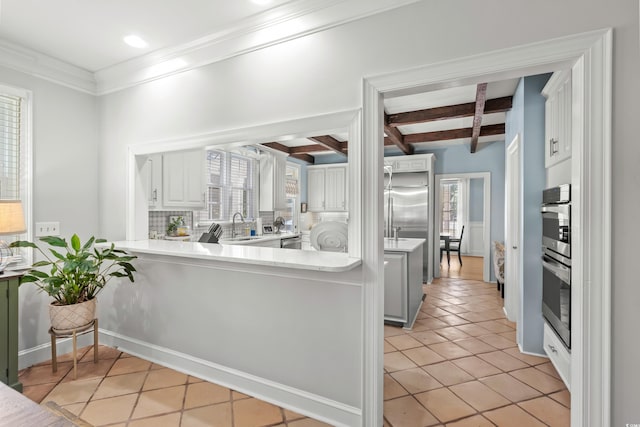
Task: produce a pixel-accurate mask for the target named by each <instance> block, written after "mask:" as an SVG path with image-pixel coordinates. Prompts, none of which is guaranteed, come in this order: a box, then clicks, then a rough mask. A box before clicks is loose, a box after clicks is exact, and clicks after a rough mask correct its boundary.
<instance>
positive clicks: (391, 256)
mask: <svg viewBox="0 0 640 427" xmlns="http://www.w3.org/2000/svg"><path fill="white" fill-rule="evenodd" d="M422 246H423V245H420V246H419V247H417V248H415V249H413V250H412V251H410V252H409V251H401V250H388V249H385V251H384V261H385V266H384V320H385V321H386V322H393V323H401V324H402V326H403V327H404V328H405V329H411V328H412V327H413V322H415V320H416V316H417V314H418V310H420V306H421V305H422V300H423V298H424V292H423V290H422V265H423V264H422V250H423V248H422Z"/></svg>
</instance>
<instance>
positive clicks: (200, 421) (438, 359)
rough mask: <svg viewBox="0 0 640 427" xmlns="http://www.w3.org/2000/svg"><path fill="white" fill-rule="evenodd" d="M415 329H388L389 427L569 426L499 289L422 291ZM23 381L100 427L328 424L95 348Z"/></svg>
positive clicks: (557, 393) (557, 391)
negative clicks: (520, 342)
mask: <svg viewBox="0 0 640 427" xmlns="http://www.w3.org/2000/svg"><path fill="white" fill-rule="evenodd" d="M424 289H425V293H426V294H427V298H426V300H425V304H424V305H423V307H422V310H421V312H420V314H419V315H418V320H417V321H416V324H415V326H414V329H413V330H412V331H410V332H407V331H404V330H403V329H402V328H399V327H393V326H388V325H387V326H385V342H384V352H385V363H384V365H385V375H384V400H385V402H384V417H385V426H391V427H426V426H432V425H435V426H442V425H445V424H446V425H447V426H455V427H466V426H493V425H497V426H509V427H511V426H544V425H547V426H569V413H570V410H569V400H570V398H569V392H568V391H567V389H566V388H565V386H564V384H563V383H562V381H561V380H560V377H559V376H558V374H557V373H556V371H555V369H554V368H553V366H552V365H551V363H549V361H548V359H546V358H540V357H535V356H529V355H525V354H521V353H520V352H519V351H518V348H517V346H516V343H515V329H514V326H515V325H514V324H513V323H511V322H509V321H507V320H506V319H505V317H504V313H503V311H502V299H501V298H500V297H499V295H498V292H497V291H496V289H495V285H492V284H488V283H484V282H482V281H476V280H464V279H459V278H444V279H440V280H436V281H434V283H433V284H431V285H426V286H425V287H424ZM99 351H100V354H99V362H98V363H97V364H94V363H93V348H92V347H86V348H83V349H81V350H80V351H79V353H80V357H81V360H80V363H79V365H78V379H77V380H76V381H72V380H71V378H72V372H71V370H72V364H71V358H70V355H63V356H60V357H59V358H58V361H59V363H58V372H57V373H56V374H53V373H52V372H51V362H50V361H49V362H44V363H41V364H39V365H35V366H32V367H30V368H27V369H24V370H22V371H21V372H20V381H21V382H22V383H23V385H24V394H25V395H26V396H28V397H30V398H31V399H32V400H34V401H36V402H38V403H40V402H48V401H53V402H55V403H56V404H58V405H60V406H61V407H63V408H64V409H66V410H68V411H70V412H71V413H73V414H76V415H78V416H80V417H81V418H83V419H84V420H86V421H87V422H89V423H91V424H94V425H96V426H118V427H121V426H131V427H139V426H158V427H162V426H221V427H263V426H278V427H282V426H290V427H315V426H326V424H324V423H321V422H319V421H315V420H312V419H309V418H305V417H303V416H302V415H299V414H296V413H294V412H291V411H288V410H285V409H283V408H279V407H277V406H274V405H271V404H268V403H265V402H262V401H260V400H258V399H254V398H252V397H249V396H246V395H244V394H242V393H238V392H236V391H233V390H229V389H227V388H225V387H221V386H218V385H216V384H212V383H209V382H206V381H202V380H200V379H198V378H195V377H192V376H188V375H185V374H182V373H180V372H177V371H174V370H172V369H168V368H165V367H162V366H160V365H156V364H154V363H151V362H148V361H146V360H142V359H139V358H137V357H133V356H130V355H128V354H126V353H122V352H120V351H118V350H116V349H113V348H109V347H104V346H100V349H99Z"/></svg>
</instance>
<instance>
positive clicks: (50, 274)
mask: <svg viewBox="0 0 640 427" xmlns="http://www.w3.org/2000/svg"><path fill="white" fill-rule="evenodd" d="M40 240H41V241H42V242H45V243H47V244H48V245H49V246H51V247H50V248H49V252H50V254H47V253H46V252H44V251H43V250H42V249H40V248H39V247H38V246H37V245H36V244H35V243H32V242H28V241H23V240H21V241H17V242H13V243H12V244H11V245H10V246H11V247H21V248H34V249H37V250H38V251H39V252H40V253H41V254H42V255H43V256H44V258H45V259H44V260H42V261H38V262H36V263H34V264H33V265H32V267H31V269H30V270H29V271H28V273H27V274H25V275H24V276H22V279H21V280H20V283H21V284H22V283H29V282H33V283H35V284H36V286H38V288H40V290H42V291H44V292H46V293H47V294H49V296H51V297H53V299H54V300H53V301H52V302H51V305H50V306H49V316H50V318H51V327H52V328H53V330H54V331H55V332H60V333H65V332H69V331H71V330H73V329H81V328H82V327H83V326H86V325H88V324H90V323H91V322H92V321H93V319H95V310H96V302H97V301H96V296H97V295H98V293H100V291H101V290H102V289H103V288H104V286H105V285H106V284H107V283H108V282H109V280H110V279H112V278H113V277H126V278H128V279H129V281H131V282H133V281H134V278H133V273H134V271H136V269H135V268H134V267H133V265H132V264H131V261H132V260H133V259H135V258H137V257H136V256H134V255H129V254H127V253H126V252H125V251H123V250H120V249H115V247H114V245H113V244H111V245H110V246H106V245H105V246H99V247H95V246H94V244H96V243H104V242H106V240H104V239H96V238H94V237H91V238H90V239H89V240H88V241H87V242H86V243H85V244H84V245H83V244H82V243H81V241H80V238H79V237H78V235H76V234H74V235H73V236H72V237H71V246H69V244H68V243H67V241H66V239H63V238H60V237H53V236H47V237H41V238H40ZM60 249H65V251H66V253H64V254H63V253H60V252H59V250H60ZM47 267H48V268H47Z"/></svg>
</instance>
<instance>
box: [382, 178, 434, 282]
mask: <svg viewBox="0 0 640 427" xmlns="http://www.w3.org/2000/svg"><path fill="white" fill-rule="evenodd" d="M428 174H429V173H428V172H404V173H397V172H396V173H394V172H393V171H392V170H391V169H390V168H388V167H387V168H385V186H384V188H385V190H384V216H385V221H384V223H385V229H384V233H385V234H384V235H385V237H395V236H396V233H397V237H399V238H402V237H405V238H419V239H425V240H426V239H427V231H428V219H429V186H428V184H429V175H428ZM427 247H428V245H427V243H426V241H425V244H424V246H423V267H422V270H423V271H422V278H423V279H422V280H423V281H424V282H426V281H427V280H428V279H429V271H428V262H427V261H428V259H429V251H428V250H427Z"/></svg>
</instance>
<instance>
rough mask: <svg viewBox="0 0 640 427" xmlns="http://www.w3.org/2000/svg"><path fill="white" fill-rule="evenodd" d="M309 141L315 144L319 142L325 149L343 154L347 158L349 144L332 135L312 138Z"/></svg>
mask: <svg viewBox="0 0 640 427" xmlns="http://www.w3.org/2000/svg"><path fill="white" fill-rule="evenodd" d="M307 139H309V140H311V141H313V142H317V143H318V144H320V145H323V146H324V147H326V148H328V149H330V150H333V151H335V152H336V153H339V154H343V155H345V156H346V155H347V147H348V143H347V142H340V141H338V140H337V139H335V138H334V137H332V136H330V135H321V136H310V137H308V138H307Z"/></svg>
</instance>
